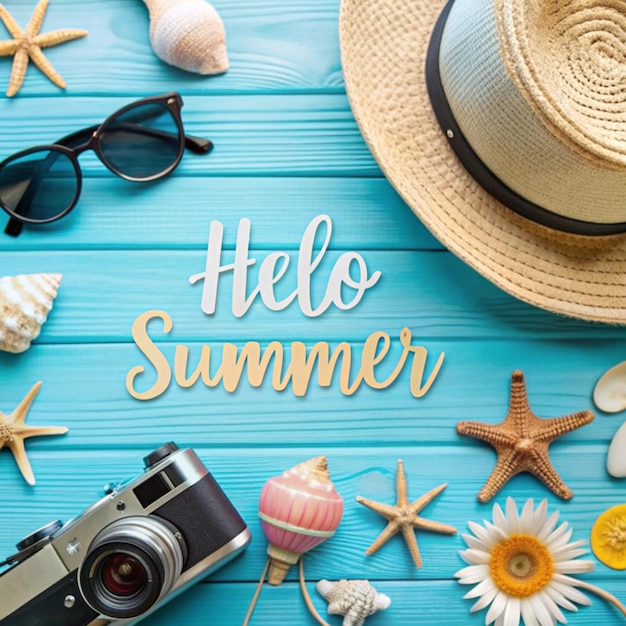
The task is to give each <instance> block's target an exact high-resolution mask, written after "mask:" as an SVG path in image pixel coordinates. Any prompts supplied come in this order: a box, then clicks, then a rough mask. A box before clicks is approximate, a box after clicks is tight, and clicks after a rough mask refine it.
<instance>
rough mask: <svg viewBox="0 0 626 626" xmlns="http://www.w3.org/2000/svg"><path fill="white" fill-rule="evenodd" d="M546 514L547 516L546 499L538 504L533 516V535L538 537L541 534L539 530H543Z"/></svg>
mask: <svg viewBox="0 0 626 626" xmlns="http://www.w3.org/2000/svg"><path fill="white" fill-rule="evenodd" d="M547 514H548V499H547V498H544V499H543V500H542V501H541V502H540V503H539V505H538V506H537V508H536V509H535V512H534V514H533V523H534V529H533V533H534V534H535V535H538V534H539V533H540V532H541V529H542V528H543V526H544V524H545V523H546V521H547Z"/></svg>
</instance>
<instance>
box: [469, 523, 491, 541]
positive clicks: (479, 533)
mask: <svg viewBox="0 0 626 626" xmlns="http://www.w3.org/2000/svg"><path fill="white" fill-rule="evenodd" d="M467 525H468V526H469V528H470V530H471V531H472V532H473V533H474V535H476V537H477V538H478V539H479V540H480V541H482V542H483V543H484V544H485V546H489V545H490V541H489V533H488V532H487V530H486V529H485V528H483V527H482V526H481V525H480V524H477V523H476V522H468V523H467Z"/></svg>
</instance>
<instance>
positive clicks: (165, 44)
mask: <svg viewBox="0 0 626 626" xmlns="http://www.w3.org/2000/svg"><path fill="white" fill-rule="evenodd" d="M143 1H144V3H145V5H146V6H147V7H148V10H149V12H150V43H151V44H152V48H153V50H154V52H155V54H156V55H157V56H158V57H159V59H161V60H162V61H165V62H166V63H169V64H170V65H174V66H175V67H178V68H180V69H183V70H187V71H188V72H196V73H199V74H221V73H222V72H225V71H226V70H227V69H228V54H227V52H226V32H225V30H224V23H223V22H222V19H221V18H220V16H219V14H218V12H217V11H216V10H215V8H214V7H213V6H212V5H210V4H209V3H208V2H205V1H204V0H143Z"/></svg>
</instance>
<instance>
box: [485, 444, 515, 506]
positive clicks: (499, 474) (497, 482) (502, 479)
mask: <svg viewBox="0 0 626 626" xmlns="http://www.w3.org/2000/svg"><path fill="white" fill-rule="evenodd" d="M521 462H522V455H521V454H520V453H519V452H518V451H516V450H505V451H503V452H499V453H498V460H497V462H496V465H495V467H494V468H493V470H492V472H491V474H490V475H489V478H487V481H486V482H485V484H484V485H483V487H482V489H481V490H480V491H479V492H478V501H479V502H488V501H489V500H491V498H493V496H495V495H496V493H498V491H500V489H502V487H504V485H506V483H507V482H509V480H510V479H511V478H513V476H515V475H516V474H519V473H520V472H521V471H522V468H521V466H520V464H521Z"/></svg>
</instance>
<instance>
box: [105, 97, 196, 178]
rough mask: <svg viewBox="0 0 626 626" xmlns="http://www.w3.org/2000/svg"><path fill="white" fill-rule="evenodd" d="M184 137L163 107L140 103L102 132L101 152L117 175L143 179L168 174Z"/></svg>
mask: <svg viewBox="0 0 626 626" xmlns="http://www.w3.org/2000/svg"><path fill="white" fill-rule="evenodd" d="M183 145H184V144H183V135H182V132H181V130H180V128H179V127H178V124H177V123H176V118H175V117H174V115H173V113H172V112H171V111H170V110H169V109H167V108H166V107H165V106H163V105H162V104H158V103H152V104H142V105H140V106H137V107H134V108H132V109H129V110H128V111H125V112H124V113H121V114H120V115H118V116H116V117H115V118H113V119H112V120H109V122H108V123H107V125H106V126H105V127H104V128H103V129H102V130H101V137H100V152H101V153H102V157H103V158H104V159H105V161H106V163H107V165H108V166H109V167H110V168H111V169H112V170H113V171H115V172H117V173H118V174H121V175H122V176H125V177H127V178H131V179H134V180H146V179H150V178H153V177H155V176H159V175H163V174H167V173H168V172H170V171H171V170H172V169H173V168H174V167H175V166H176V165H177V164H178V161H179V160H180V158H181V156H182V152H183Z"/></svg>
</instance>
